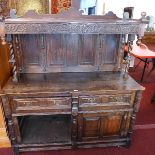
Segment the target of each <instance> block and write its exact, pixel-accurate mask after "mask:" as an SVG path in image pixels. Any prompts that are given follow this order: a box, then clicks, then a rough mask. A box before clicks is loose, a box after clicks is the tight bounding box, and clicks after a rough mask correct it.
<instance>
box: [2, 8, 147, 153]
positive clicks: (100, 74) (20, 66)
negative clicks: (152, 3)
mask: <svg viewBox="0 0 155 155" xmlns="http://www.w3.org/2000/svg"><path fill="white" fill-rule="evenodd" d="M145 24H146V22H145V21H143V20H122V19H119V18H117V17H116V16H115V15H114V14H112V13H110V15H109V14H107V15H105V16H84V15H81V13H80V12H78V11H74V10H73V8H71V9H70V10H69V11H68V12H65V13H62V14H59V15H38V14H36V13H35V12H32V11H29V12H28V13H27V14H26V15H25V16H23V17H22V18H17V19H6V20H5V29H6V41H7V43H8V45H9V47H10V62H11V63H12V71H13V76H12V77H11V78H10V80H9V81H8V82H7V84H6V85H5V86H4V88H3V89H2V90H1V102H2V104H3V107H4V111H5V117H6V119H7V126H8V132H9V136H10V140H11V142H12V146H13V147H14V150H15V154H19V152H22V151H33V150H34V151H35V150H52V149H69V148H89V147H107V146H127V145H129V144H130V141H131V133H132V128H133V125H134V122H135V118H136V113H137V112H138V108H139V105H140V99H141V94H142V91H143V90H144V88H143V87H142V86H140V85H139V84H138V83H136V82H135V81H134V80H133V79H132V78H131V77H130V76H129V75H127V69H128V66H129V64H128V63H129V61H128V60H126V61H125V60H123V49H124V44H125V40H126V37H127V36H128V40H129V41H131V42H132V41H133V40H134V37H133V36H134V35H137V36H138V38H140V37H141V36H143V34H144V27H145ZM1 36H2V35H1ZM2 39H3V40H4V36H2Z"/></svg>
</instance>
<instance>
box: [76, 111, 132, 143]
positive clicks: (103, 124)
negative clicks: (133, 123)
mask: <svg viewBox="0 0 155 155" xmlns="http://www.w3.org/2000/svg"><path fill="white" fill-rule="evenodd" d="M78 117H79V118H78V129H79V131H78V139H79V140H84V141H85V140H86V141H87V140H104V138H108V137H109V138H111V137H121V136H126V135H127V133H128V131H129V124H130V119H131V113H130V112H125V111H124V112H115V113H114V112H107V113H93V114H89V113H86V114H80V115H79V116H78Z"/></svg>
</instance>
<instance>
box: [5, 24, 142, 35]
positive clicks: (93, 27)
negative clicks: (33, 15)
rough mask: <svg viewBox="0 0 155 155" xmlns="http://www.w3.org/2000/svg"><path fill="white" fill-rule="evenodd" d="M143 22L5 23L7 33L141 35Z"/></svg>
mask: <svg viewBox="0 0 155 155" xmlns="http://www.w3.org/2000/svg"><path fill="white" fill-rule="evenodd" d="M141 28H143V24H141V25H140V23H136V24H117V23H116V24H115V23H81V22H79V23H72V22H60V23H58V22H53V23H46V22H44V23H37V22H36V23H11V24H10V23H7V22H6V33H7V34H41V33H42V34H50V33H78V34H138V35H140V36H141V35H143V34H142V31H141Z"/></svg>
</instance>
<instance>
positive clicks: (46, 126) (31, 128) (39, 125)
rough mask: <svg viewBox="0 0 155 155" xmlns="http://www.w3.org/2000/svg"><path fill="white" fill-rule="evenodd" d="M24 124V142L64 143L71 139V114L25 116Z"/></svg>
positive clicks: (22, 129)
mask: <svg viewBox="0 0 155 155" xmlns="http://www.w3.org/2000/svg"><path fill="white" fill-rule="evenodd" d="M19 120H21V118H20V119H19ZM22 124H23V126H22V128H21V138H22V144H47V143H64V142H70V141H71V116H70V115H54V116H50V115H48V116H26V117H25V116H24V121H23V123H22Z"/></svg>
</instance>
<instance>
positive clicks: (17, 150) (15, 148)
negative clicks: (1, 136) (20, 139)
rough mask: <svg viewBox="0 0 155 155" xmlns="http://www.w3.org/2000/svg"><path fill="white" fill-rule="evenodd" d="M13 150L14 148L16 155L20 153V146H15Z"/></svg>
mask: <svg viewBox="0 0 155 155" xmlns="http://www.w3.org/2000/svg"><path fill="white" fill-rule="evenodd" d="M13 150H14V155H19V149H18V147H16V146H15V147H14V148H13Z"/></svg>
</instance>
